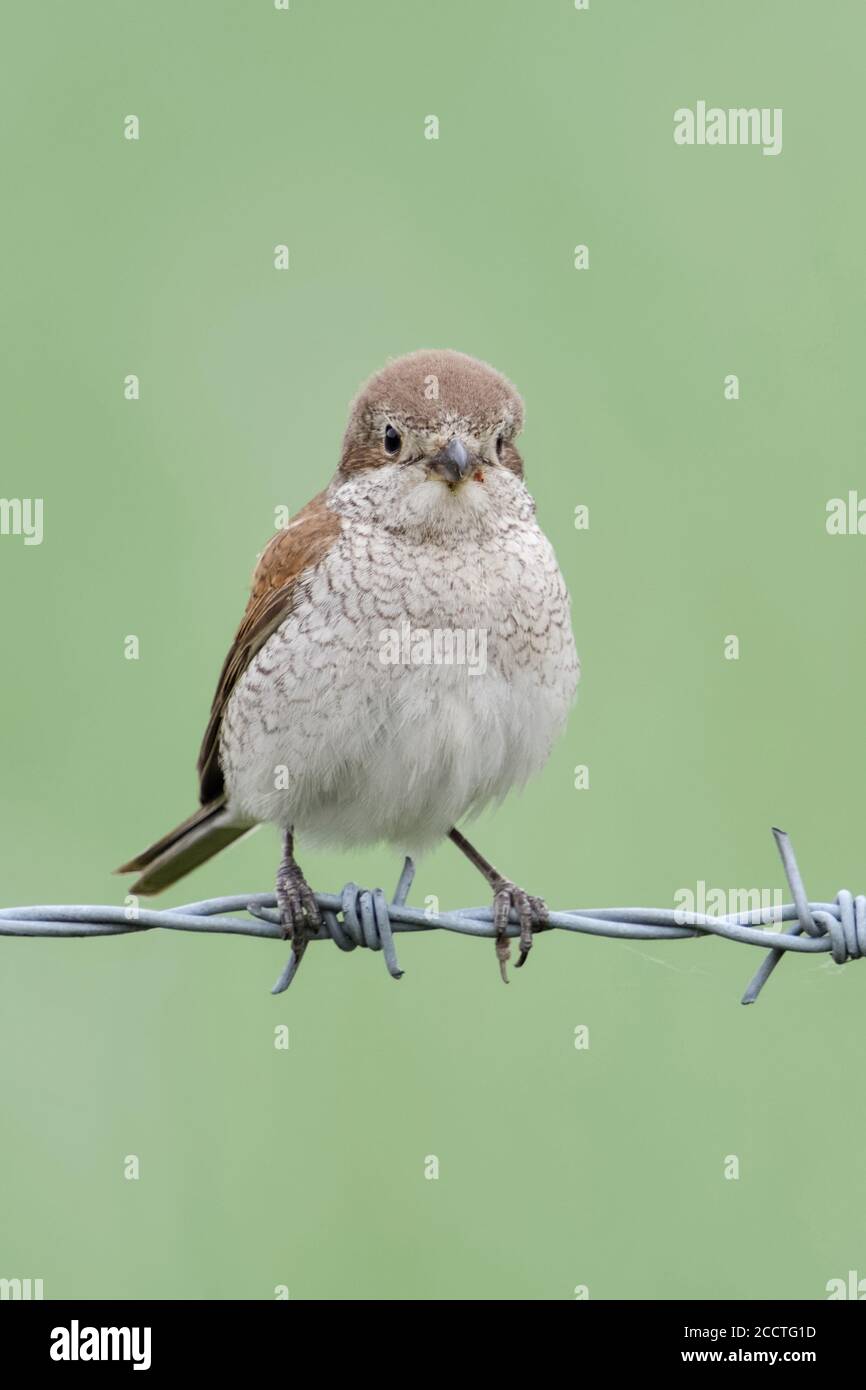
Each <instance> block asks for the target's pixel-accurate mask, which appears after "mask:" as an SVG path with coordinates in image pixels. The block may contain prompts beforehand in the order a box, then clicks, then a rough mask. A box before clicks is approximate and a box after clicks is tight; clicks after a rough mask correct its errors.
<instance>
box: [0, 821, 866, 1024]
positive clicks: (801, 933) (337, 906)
mask: <svg viewBox="0 0 866 1390" xmlns="http://www.w3.org/2000/svg"><path fill="white" fill-rule="evenodd" d="M773 835H774V837H775V840H776V845H777V847H778V850H779V854H780V856H781V859H782V864H783V866H784V870H785V876H786V878H787V880H788V884H789V886H790V889H791V895H792V897H793V902H791V903H787V904H786V905H785V906H783V907H767V908H755V909H752V910H749V911H746V912H737V913H730V914H728V915H727V916H718V917H715V916H710V915H707V914H703V913H694V912H692V913H689V912H683V911H681V910H679V909H672V908H654V907H601V908H575V909H570V910H568V911H563V912H551V913H550V915H549V919H548V922H547V923H546V925H545V926H543V927H540V928H538V929H537V930H538V931H539V932H545V931H553V930H557V929H558V930H560V931H570V932H583V933H585V934H587V935H589V936H606V937H612V938H614V939H620V940H628V941H679V940H683V939H684V938H687V937H689V938H694V937H698V936H720V937H723V938H724V939H725V940H727V941H738V942H740V943H741V944H742V945H746V946H759V947H761V946H762V947H764V948H767V947H769V948H770V949H769V952H768V954H767V956H766V958H765V960H764V961H763V962H762V964H761V965H760V967H759V968H758V970H757V971H756V972H755V975H754V976H753V978H752V979H751V981H750V982H749V985H748V987H747V989H746V992H745V994H744V995H743V997H742V1000H741V1002H742V1003H743V1004H752V1003H754V1001H755V1000H756V999H757V997H758V995H759V994H760V992H761V990H762V989H763V987H764V985H765V984H766V983H767V980H768V979H769V978H770V975H771V974H772V973H773V971H774V970H775V968H776V966H777V965H778V964H779V962H780V961H781V960H782V958H783V956H784V955H785V953H786V952H787V951H797V952H801V953H805V954H810V955H811V954H819V953H821V952H829V953H830V955H831V956H832V958H833V960H834V961H835V962H836V963H837V965H844V964H846V963H847V962H848V961H851V960H858V959H860V958H861V957H863V956H866V896H864V895H862V894H861V895H859V896H857V897H856V898H855V897H853V896H852V895H851V893H849V892H847V891H846V890H842V891H840V892H839V893H837V895H836V899H835V901H834V902H832V903H822V902H810V901H809V899H808V897H807V895H806V890H805V887H804V885H803V879H802V877H801V875H800V870H799V868H798V866H797V861H796V858H795V856H794V850H793V847H792V845H791V841H790V838H789V837H788V835H786V833H785V832H784V830H777V829H775V828H774V830H773ZM414 875H415V868H414V865H413V863H412V861H411V859H407V860H406V861H405V863H404V865H403V871H402V873H401V875H400V879H399V881H398V883H397V887H396V889H395V891H394V895H393V897H392V898H391V900H390V902H389V901H388V900H387V898H386V897H385V894H384V893H383V891H382V889H381V888H375V889H373V890H369V889H362V888H359V887H358V885H357V884H356V883H347V884H346V886H345V887H344V888H343V890H342V892H341V893H340V894H331V893H317V894H316V895H315V897H316V902H317V903H318V905H319V910H320V912H321V916H322V927H321V928H320V929H319V931H318V932H317V933H315V934H311V935H310V936H309V941H310V942H314V941H334V942H335V943H336V945H337V946H339V948H340V950H342V951H354V950H355V948H356V947H358V946H363V947H366V948H367V949H369V950H372V951H381V952H382V954H383V956H384V958H385V964H386V966H387V968H388V972H389V974H390V975H392V976H393V977H394V979H399V978H400V977H401V975H402V974H403V971H402V970H401V969H400V966H399V963H398V961H397V951H396V947H395V944H394V933H395V932H428V931H440V930H441V931H452V932H458V933H459V934H460V935H461V936H478V937H493V936H495V934H496V933H495V930H494V927H493V913H492V910H491V908H489V907H466V908H456V909H454V910H453V911H451V912H432V911H430V910H429V909H424V910H423V911H422V910H420V909H418V908H412V907H409V906H407V903H406V899H407V897H408V895H409V889H410V888H411V886H412V880H413V878H414ZM234 913H246V914H247V915H246V916H245V917H240V916H234V915H232V914H234ZM776 924H778V925H779V926H780V927H781V930H780V931H776V932H772V931H771V932H768V931H767V930H766V928H767V927H768V926H772V925H776ZM786 924H787V925H786ZM157 927H159V928H162V929H163V930H169V931H191V932H216V933H226V934H229V935H232V936H259V937H267V938H272V939H277V940H283V939H284V933H283V929H282V927H281V925H280V917H279V912H278V910H277V903H276V896H275V894H274V893H256V894H253V895H252V896H250V895H249V894H235V895H233V896H231V897H222V898H207V899H204V900H203V901H201V902H194V903H186V904H184V905H183V906H181V907H171V908H163V909H162V910H153V909H148V908H140V907H138V906H137V905H135V906H132V905H130V906H126V907H120V906H111V905H105V906H86V905H82V904H73V905H66V906H62V905H56V906H42V907H39V906H34V907H7V908H2V909H0V936H29V937H37V936H39V937H51V938H55V937H79V936H123V935H127V934H129V933H131V932H141V931H152V930H153V929H154V928H157ZM519 934H520V927H519V924H518V920H517V915H516V913H514V912H512V913H511V914H510V917H509V926H508V931H507V935H508V936H509V937H516V936H519ZM296 969H297V960H296V958H295V954H294V952H292V954H291V956H290V957H289V961H288V963H287V965H286V967H285V969H284V970H283V972H282V974H281V975H280V977H279V979H278V980H277V982H276V984H275V985H274V987H273V989H272V991H271V992H272V993H273V994H281V993H282V992H283V991H284V990H285V989H288V987H289V985H290V984H291V982H292V980H293V978H294V975H295V971H296Z"/></svg>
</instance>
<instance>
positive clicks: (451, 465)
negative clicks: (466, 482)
mask: <svg viewBox="0 0 866 1390" xmlns="http://www.w3.org/2000/svg"><path fill="white" fill-rule="evenodd" d="M474 466H475V465H474V461H473V459H472V456H471V455H470V453H469V451H468V449H467V448H466V445H465V444H464V443H463V440H462V439H457V438H456V437H455V438H454V439H449V441H448V443H447V445H446V446H445V448H444V449H440V450H439V453H438V454H434V455H433V457H432V458H431V459H428V461H427V471H428V472H429V473H435V474H437V475H438V476H439V477H440V478H442V479H444V481H445V482H446V483H448V484H449V485H450V486H452V487H453V486H454V484H455V483H461V482H462V481H463V479H464V478H465V477H466V475H467V473H470V472H471V471H472V469H473V467H474Z"/></svg>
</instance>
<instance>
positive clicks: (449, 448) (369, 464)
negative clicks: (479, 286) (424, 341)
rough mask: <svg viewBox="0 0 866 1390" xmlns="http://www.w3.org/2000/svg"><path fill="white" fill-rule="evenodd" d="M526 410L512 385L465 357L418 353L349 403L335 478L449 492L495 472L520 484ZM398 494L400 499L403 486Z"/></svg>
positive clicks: (375, 379) (377, 376) (387, 369)
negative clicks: (519, 438) (389, 478)
mask: <svg viewBox="0 0 866 1390" xmlns="http://www.w3.org/2000/svg"><path fill="white" fill-rule="evenodd" d="M522 425H523V402H522V400H521V399H520V396H519V394H518V392H517V391H516V389H515V388H514V386H512V384H511V382H510V381H508V380H507V378H506V377H504V376H502V375H501V373H500V372H497V371H496V370H495V369H494V368H493V367H491V366H489V365H488V364H487V363H486V362H479V361H478V360H477V359H476V358H474V357H467V356H466V354H465V353H462V352H450V351H432V350H428V351H422V352H412V353H410V354H409V355H408V356H407V357H398V358H397V359H396V360H394V361H393V362H389V363H388V365H387V366H385V367H383V368H382V370H381V371H379V372H376V374H375V376H372V377H371V378H370V380H369V381H368V382H367V383H366V384H365V385H364V386H363V387H362V388H361V390H360V392H359V393H358V395H357V396H356V397H355V400H354V402H353V403H352V408H351V412H350V415H349V423H348V426H347V429H346V433H345V436H344V439H343V452H342V457H341V460H340V470H339V473H340V474H341V475H342V476H343V477H344V478H347V477H349V476H350V475H351V474H353V473H356V472H357V471H358V470H361V469H371V468H375V469H384V468H388V469H393V468H395V467H396V468H399V469H401V470H403V472H404V481H405V483H409V481H410V479H411V481H412V482H414V483H415V484H417V485H420V484H422V483H425V482H435V483H438V484H439V485H440V486H441V485H444V486H445V487H447V488H448V489H450V490H451V491H452V492H454V491H457V490H460V489H462V488H463V487H464V486H465V485H468V484H470V483H483V482H484V481H485V480H486V478H487V475H488V474H489V473H491V472H492V471H493V470H503V469H505V470H507V471H508V472H510V473H511V474H515V475H516V476H517V477H518V478H520V477H522V476H523V460H522V459H521V457H520V454H519V453H518V452H517V449H516V447H515V444H514V439H515V437H516V435H517V434H518V433H519V432H520V429H521V427H522ZM400 491H401V492H402V491H403V487H402V486H401V488H400Z"/></svg>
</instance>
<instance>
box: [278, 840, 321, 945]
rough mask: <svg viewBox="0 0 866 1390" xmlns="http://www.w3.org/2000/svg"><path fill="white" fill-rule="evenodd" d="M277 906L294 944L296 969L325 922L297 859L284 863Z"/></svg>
mask: <svg viewBox="0 0 866 1390" xmlns="http://www.w3.org/2000/svg"><path fill="white" fill-rule="evenodd" d="M277 906H278V907H279V909H280V926H281V927H282V929H283V936H284V937H285V938H286V940H287V941H291V943H292V951H293V953H294V957H295V969H296V970H297V967H298V966H299V965H300V963H301V957H302V956H303V954H304V951H305V950H306V949H307V942H308V941H309V939H310V937H311V936H315V934H316V932H317V931H318V930H319V927H320V926H321V924H322V919H321V916H320V914H319V907H318V903H317V902H316V898H315V895H314V893H313V890H312V888H311V887H310V885H309V884H308V883H307V880H306V879H305V878H304V875H303V874H302V873H301V870H300V868H299V867H298V865H297V864H295V863H294V862H291V863H284V864H281V865H280V869H279V873H278V874H277Z"/></svg>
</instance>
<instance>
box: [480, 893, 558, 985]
mask: <svg viewBox="0 0 866 1390" xmlns="http://www.w3.org/2000/svg"><path fill="white" fill-rule="evenodd" d="M512 908H514V910H515V912H516V913H517V917H518V921H519V923H520V938H519V939H520V955H519V956H518V958H517V964H516V967H515V968H516V969H518V970H519V969H520V967H521V966H522V965H525V964H526V959H527V957H528V955H529V952H530V951H531V950H532V934H533V932H536V931H542V930H543V929H544V927H545V926H546V925H547V921H548V915H549V914H548V911H547V904H546V903H545V902H544V901H543V900H542V899H541V898H536V897H535V896H534V895H533V894H532V893H525V892H524V890H523V889H522V888H518V886H517V884H516V883H512V882H511V881H510V879H507V878H500V879H497V880H496V881H495V882H494V884H493V927H494V931H495V933H496V959H497V960H498V961H499V973H500V975H501V976H502V979H503V982H504V983H505V984H506V985H507V984H508V971H507V970H506V965H507V964H508V960H509V957H510V955H511V947H510V946H509V944H508V935H507V933H508V916H509V913H510V912H511V909H512Z"/></svg>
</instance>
